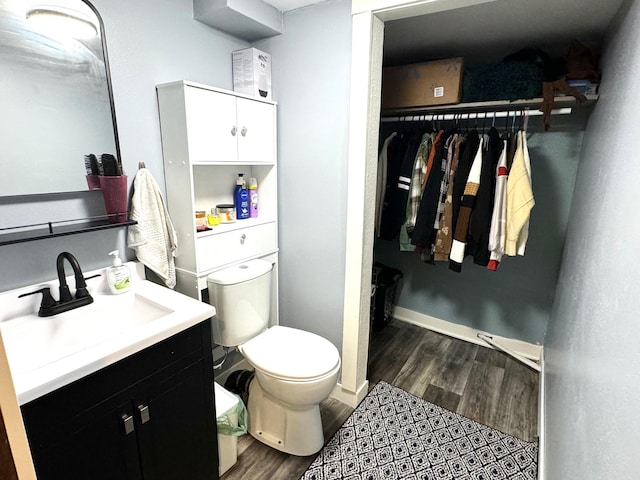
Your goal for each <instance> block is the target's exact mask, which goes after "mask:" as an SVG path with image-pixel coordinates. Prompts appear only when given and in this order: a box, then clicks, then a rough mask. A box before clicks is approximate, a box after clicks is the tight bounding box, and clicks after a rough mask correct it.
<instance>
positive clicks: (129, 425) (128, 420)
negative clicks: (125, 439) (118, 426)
mask: <svg viewBox="0 0 640 480" xmlns="http://www.w3.org/2000/svg"><path fill="white" fill-rule="evenodd" d="M122 423H123V425H124V434H125V435H129V434H130V433H133V431H134V430H135V425H134V424H133V417H132V416H131V415H127V414H126V413H125V414H123V415H122Z"/></svg>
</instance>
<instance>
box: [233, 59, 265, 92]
mask: <svg viewBox="0 0 640 480" xmlns="http://www.w3.org/2000/svg"><path fill="white" fill-rule="evenodd" d="M232 59H233V62H232V63H233V91H234V92H238V93H244V94H246V95H253V96H254V97H259V98H264V99H267V100H271V55H270V54H268V53H266V52H263V51H261V50H258V49H257V48H244V49H242V50H236V51H235V52H233V54H232Z"/></svg>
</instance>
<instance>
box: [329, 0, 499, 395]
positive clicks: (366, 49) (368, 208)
mask: <svg viewBox="0 0 640 480" xmlns="http://www.w3.org/2000/svg"><path fill="white" fill-rule="evenodd" d="M493 1H495V0H419V1H415V0H414V1H402V0H352V2H351V27H352V30H351V93H350V105H349V112H350V116H349V146H348V148H349V151H348V166H347V171H348V179H347V218H346V221H347V225H346V247H345V254H346V258H345V272H344V285H345V287H344V314H343V331H342V377H341V380H340V384H339V385H338V386H337V388H336V389H335V390H334V393H333V395H332V396H334V397H335V398H337V399H339V400H341V401H343V402H344V403H347V404H348V405H351V406H353V407H355V406H356V405H358V404H359V403H360V401H361V400H362V399H363V398H364V397H365V396H366V394H367V392H368V389H369V388H368V387H369V384H368V380H367V362H368V357H369V308H370V300H371V268H372V262H373V244H374V228H373V225H374V212H375V200H376V176H377V159H378V129H379V124H380V97H381V90H382V51H383V43H384V22H386V21H390V20H398V19H402V18H409V17H415V16H420V15H427V14H430V13H436V12H443V11H447V10H453V9H457V8H464V7H469V6H474V5H480V4H482V3H488V2H493Z"/></svg>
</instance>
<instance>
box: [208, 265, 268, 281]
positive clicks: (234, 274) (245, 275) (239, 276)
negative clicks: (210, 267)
mask: <svg viewBox="0 0 640 480" xmlns="http://www.w3.org/2000/svg"><path fill="white" fill-rule="evenodd" d="M272 268H273V265H272V264H271V262H267V261H266V260H260V259H256V260H251V261H249V262H244V263H241V264H239V265H234V266H232V267H227V268H223V269H222V270H218V271H217V272H213V273H211V274H210V275H209V276H208V277H207V283H215V284H217V285H235V284H236V283H242V282H246V281H248V280H253V279H254V278H258V277H261V276H262V275H264V274H265V273H268V272H270V271H271V269H272Z"/></svg>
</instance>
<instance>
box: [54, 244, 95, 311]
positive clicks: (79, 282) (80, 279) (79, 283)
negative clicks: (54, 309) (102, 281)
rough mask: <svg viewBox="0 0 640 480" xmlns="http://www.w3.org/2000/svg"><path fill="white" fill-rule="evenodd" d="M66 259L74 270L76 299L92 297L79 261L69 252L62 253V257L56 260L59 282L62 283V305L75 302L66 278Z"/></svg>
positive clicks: (59, 256)
mask: <svg viewBox="0 0 640 480" xmlns="http://www.w3.org/2000/svg"><path fill="white" fill-rule="evenodd" d="M65 259H66V260H67V261H68V262H69V263H70V264H71V268H73V275H74V277H75V279H76V299H80V298H86V297H91V295H89V292H88V291H87V283H86V282H85V280H84V275H82V270H81V269H80V264H79V263H78V260H77V259H76V257H74V256H73V255H71V254H70V253H69V252H62V253H61V254H60V255H58V259H57V260H56V269H57V270H58V281H59V282H60V303H63V302H65V303H66V302H70V301H71V300H73V297H72V296H71V292H70V291H69V285H67V279H66V278H65V277H66V275H65V271H64V261H65ZM89 303H91V302H89Z"/></svg>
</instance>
